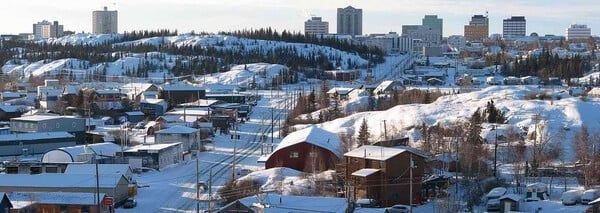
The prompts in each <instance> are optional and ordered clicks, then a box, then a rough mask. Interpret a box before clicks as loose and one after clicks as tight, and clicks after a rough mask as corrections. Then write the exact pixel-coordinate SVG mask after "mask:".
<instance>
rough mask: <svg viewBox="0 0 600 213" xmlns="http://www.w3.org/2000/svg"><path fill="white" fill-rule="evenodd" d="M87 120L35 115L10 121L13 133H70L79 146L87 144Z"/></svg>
mask: <svg viewBox="0 0 600 213" xmlns="http://www.w3.org/2000/svg"><path fill="white" fill-rule="evenodd" d="M85 130H86V126H85V119H83V118H73V117H65V116H51V115H33V116H25V117H18V118H12V119H10V131H11V132H13V133H44V132H68V133H70V134H72V135H74V136H75V139H76V141H77V143H78V144H82V143H84V142H85Z"/></svg>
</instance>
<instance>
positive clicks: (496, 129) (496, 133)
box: [492, 124, 498, 178]
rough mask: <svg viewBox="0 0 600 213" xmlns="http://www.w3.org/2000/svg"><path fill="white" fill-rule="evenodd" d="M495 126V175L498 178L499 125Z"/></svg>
mask: <svg viewBox="0 0 600 213" xmlns="http://www.w3.org/2000/svg"><path fill="white" fill-rule="evenodd" d="M492 127H493V128H494V135H495V137H494V177H495V178H498V163H497V159H498V158H497V154H498V126H497V125H495V124H494V125H493V126H492Z"/></svg>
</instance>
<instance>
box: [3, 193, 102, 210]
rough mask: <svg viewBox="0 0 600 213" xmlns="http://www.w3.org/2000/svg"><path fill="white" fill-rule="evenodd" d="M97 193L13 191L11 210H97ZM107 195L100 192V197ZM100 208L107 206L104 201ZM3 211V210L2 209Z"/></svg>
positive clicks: (11, 194)
mask: <svg viewBox="0 0 600 213" xmlns="http://www.w3.org/2000/svg"><path fill="white" fill-rule="evenodd" d="M96 196H97V194H96V193H80V192H11V193H10V194H9V197H10V199H11V200H13V203H15V205H14V207H13V211H11V212H15V211H16V212H96V208H97V204H96ZM105 196H106V194H104V193H100V195H99V197H100V199H103V198H104V197H105ZM100 205H101V206H100V208H101V209H105V208H107V207H106V206H105V205H104V204H102V202H101V203H100ZM0 212H2V210H0Z"/></svg>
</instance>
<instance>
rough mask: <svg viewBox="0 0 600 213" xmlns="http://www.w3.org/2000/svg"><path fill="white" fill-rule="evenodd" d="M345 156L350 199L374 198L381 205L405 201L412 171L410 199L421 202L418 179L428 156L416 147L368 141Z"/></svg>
mask: <svg viewBox="0 0 600 213" xmlns="http://www.w3.org/2000/svg"><path fill="white" fill-rule="evenodd" d="M344 157H345V162H344V163H345V166H346V174H345V179H346V182H347V186H348V189H347V190H348V192H349V194H348V196H351V197H352V199H354V200H358V199H375V200H377V201H378V202H379V204H380V205H382V206H392V205H395V204H405V205H408V204H409V201H410V193H409V192H410V185H411V184H410V183H411V181H410V180H411V178H410V176H411V173H412V180H413V181H412V194H413V202H412V203H413V204H419V203H420V202H421V180H422V179H423V178H422V177H423V173H424V169H425V160H426V159H427V156H426V155H424V154H422V152H420V151H419V150H415V149H413V148H410V147H402V148H398V147H395V148H390V147H381V146H369V145H368V146H361V147H359V148H357V149H354V150H352V151H350V152H348V153H346V154H344ZM411 159H412V161H413V162H414V163H413V167H412V169H411V166H410V165H411Z"/></svg>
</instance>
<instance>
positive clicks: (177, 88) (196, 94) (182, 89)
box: [158, 84, 206, 107]
mask: <svg viewBox="0 0 600 213" xmlns="http://www.w3.org/2000/svg"><path fill="white" fill-rule="evenodd" d="M158 91H159V92H158V98H160V99H164V100H166V101H167V102H168V103H169V107H174V106H177V105H179V104H183V103H188V102H192V101H196V100H198V99H204V98H205V96H206V90H205V89H204V88H203V87H196V86H192V85H188V84H165V85H161V86H160V87H159V90H158Z"/></svg>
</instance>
